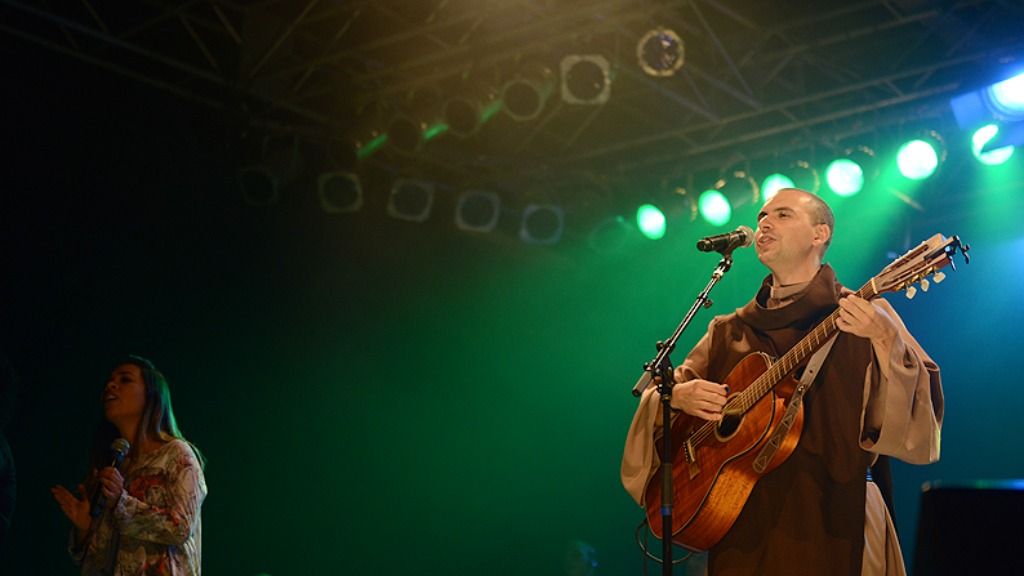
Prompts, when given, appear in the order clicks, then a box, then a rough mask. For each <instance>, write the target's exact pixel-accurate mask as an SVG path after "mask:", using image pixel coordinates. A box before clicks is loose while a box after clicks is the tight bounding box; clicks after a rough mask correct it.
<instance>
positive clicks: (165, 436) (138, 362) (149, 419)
mask: <svg viewBox="0 0 1024 576" xmlns="http://www.w3.org/2000/svg"><path fill="white" fill-rule="evenodd" d="M124 364H131V365H133V366H138V368H139V371H140V372H141V373H142V381H143V383H144V384H145V385H146V402H145V406H144V407H143V409H142V422H141V423H140V425H139V430H138V432H137V433H136V437H135V438H126V440H128V442H129V443H130V444H131V446H132V449H133V450H134V449H135V448H137V447H140V446H144V445H145V444H146V442H147V441H149V440H157V441H160V442H169V441H171V440H174V439H178V440H182V441H183V442H185V443H186V444H188V445H189V446H191V447H192V451H193V452H195V454H196V458H198V459H199V463H200V465H201V466H203V467H204V468H205V467H206V458H205V457H203V454H202V452H200V451H199V449H198V448H196V446H195V445H194V444H192V443H191V442H189V441H188V440H187V439H186V438H185V437H184V436H183V435H182V434H181V430H179V429H178V421H177V420H176V419H175V418H174V408H173V406H172V405H171V389H170V387H169V386H168V385H167V379H166V378H164V375H163V373H161V372H160V371H159V370H157V369H156V367H155V366H154V365H153V363H152V362H150V361H149V360H146V359H145V358H143V357H141V356H135V355H130V356H128V357H127V358H126V359H125V360H123V361H122V362H120V363H119V364H118V366H122V365H124ZM119 436H120V433H119V432H118V431H117V428H116V427H115V426H114V425H113V424H111V423H110V422H107V421H106V419H102V420H101V421H100V425H99V427H98V429H97V430H96V435H95V437H94V440H93V454H92V467H93V469H96V470H99V469H101V468H103V467H105V466H109V465H110V445H111V443H113V441H114V440H116V439H117V438H118V437H119ZM134 459H135V453H134V452H133V451H132V450H129V453H128V460H134ZM126 469H127V468H126Z"/></svg>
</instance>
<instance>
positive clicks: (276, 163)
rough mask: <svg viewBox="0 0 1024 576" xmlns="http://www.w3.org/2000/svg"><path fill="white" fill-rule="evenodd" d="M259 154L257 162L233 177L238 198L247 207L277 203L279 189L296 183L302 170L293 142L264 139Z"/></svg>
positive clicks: (297, 151)
mask: <svg viewBox="0 0 1024 576" xmlns="http://www.w3.org/2000/svg"><path fill="white" fill-rule="evenodd" d="M261 150H262V154H261V156H262V158H261V160H260V161H259V162H258V163H254V164H250V165H248V166H245V167H243V168H241V169H240V170H239V171H238V175H237V176H238V185H239V188H240V189H241V192H242V198H243V199H244V200H245V201H246V203H248V204H249V205H251V206H270V205H272V204H276V203H277V202H279V201H280V200H281V191H282V189H283V188H285V187H287V186H289V185H291V184H293V183H294V182H295V181H296V180H298V179H299V177H300V176H301V175H302V172H303V170H304V169H305V160H304V158H303V157H302V155H301V154H299V149H298V141H297V140H296V139H294V138H292V139H288V140H287V141H276V142H272V141H270V139H265V140H264V141H263V143H262V145H261Z"/></svg>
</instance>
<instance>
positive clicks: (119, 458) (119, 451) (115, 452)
mask: <svg viewBox="0 0 1024 576" xmlns="http://www.w3.org/2000/svg"><path fill="white" fill-rule="evenodd" d="M130 448H131V445H130V444H128V441H127V440H125V439H124V438H118V439H117V440H114V441H113V442H112V443H111V444H110V465H111V466H113V467H114V468H120V467H121V462H124V457H125V455H126V454H128V450H129V449H130ZM106 505H107V497H106V496H104V495H103V490H101V489H100V483H99V482H97V483H96V487H95V488H93V492H92V508H90V509H89V516H92V517H93V518H97V517H99V515H100V514H101V513H102V512H103V507H104V506H106Z"/></svg>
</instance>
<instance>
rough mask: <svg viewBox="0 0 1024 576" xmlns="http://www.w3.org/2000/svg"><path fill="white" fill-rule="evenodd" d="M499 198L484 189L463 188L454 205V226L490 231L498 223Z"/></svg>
mask: <svg viewBox="0 0 1024 576" xmlns="http://www.w3.org/2000/svg"><path fill="white" fill-rule="evenodd" d="M500 214H501V198H500V197H499V196H498V195H497V194H495V193H494V192H488V191H485V190H465V191H463V192H462V193H461V194H459V200H458V203H457V204H456V205H455V226H456V227H457V228H458V229H459V230H466V231H468V232H490V231H492V230H494V228H495V227H496V226H497V225H498V216H499V215H500Z"/></svg>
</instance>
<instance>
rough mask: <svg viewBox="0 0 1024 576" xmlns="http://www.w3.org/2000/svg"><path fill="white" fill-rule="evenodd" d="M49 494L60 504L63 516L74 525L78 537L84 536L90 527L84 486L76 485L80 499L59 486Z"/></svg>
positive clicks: (51, 489) (87, 498)
mask: <svg viewBox="0 0 1024 576" xmlns="http://www.w3.org/2000/svg"><path fill="white" fill-rule="evenodd" d="M50 492H52V493H53V497H54V498H55V499H56V500H57V503H58V504H60V509H61V511H62V512H64V515H65V516H67V517H68V519H69V520H71V523H72V524H74V525H75V528H76V529H77V531H78V534H79V535H80V537H81V536H84V535H85V533H86V532H88V531H89V526H91V525H92V518H91V517H90V516H89V497H88V496H86V495H85V485H83V484H79V485H78V496H80V497H76V496H75V495H74V494H72V493H71V492H70V491H69V490H68V489H67V488H65V487H63V486H59V485H58V486H54V487H53V488H50ZM79 539H81V538H79Z"/></svg>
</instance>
